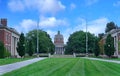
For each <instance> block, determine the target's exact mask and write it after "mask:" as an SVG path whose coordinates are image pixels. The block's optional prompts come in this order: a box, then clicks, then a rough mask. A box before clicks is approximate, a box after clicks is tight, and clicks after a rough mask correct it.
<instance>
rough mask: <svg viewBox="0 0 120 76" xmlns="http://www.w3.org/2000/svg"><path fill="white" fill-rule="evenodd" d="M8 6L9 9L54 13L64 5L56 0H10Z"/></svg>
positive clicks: (63, 7)
mask: <svg viewBox="0 0 120 76" xmlns="http://www.w3.org/2000/svg"><path fill="white" fill-rule="evenodd" d="M8 7H9V8H10V10H11V11H24V10H25V9H29V10H31V9H35V10H38V11H39V12H41V13H56V12H58V11H60V10H64V9H65V8H66V7H65V6H64V5H63V4H62V3H61V2H60V1H58V0H10V1H9V3H8Z"/></svg>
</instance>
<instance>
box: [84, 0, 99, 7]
mask: <svg viewBox="0 0 120 76" xmlns="http://www.w3.org/2000/svg"><path fill="white" fill-rule="evenodd" d="M98 1H99V0H85V4H86V5H87V6H91V5H93V4H95V3H97V2H98Z"/></svg>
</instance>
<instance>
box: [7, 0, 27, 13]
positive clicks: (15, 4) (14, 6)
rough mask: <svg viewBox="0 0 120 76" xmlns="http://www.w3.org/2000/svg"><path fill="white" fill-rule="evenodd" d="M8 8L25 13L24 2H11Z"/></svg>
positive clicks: (14, 0) (13, 0)
mask: <svg viewBox="0 0 120 76" xmlns="http://www.w3.org/2000/svg"><path fill="white" fill-rule="evenodd" d="M8 6H9V8H10V9H11V11H23V10H24V9H25V6H24V4H23V2H22V1H20V0H11V1H10V2H9V3H8Z"/></svg>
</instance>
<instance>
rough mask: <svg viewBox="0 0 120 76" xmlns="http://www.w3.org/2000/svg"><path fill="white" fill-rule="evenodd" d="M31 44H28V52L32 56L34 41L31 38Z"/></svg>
mask: <svg viewBox="0 0 120 76" xmlns="http://www.w3.org/2000/svg"><path fill="white" fill-rule="evenodd" d="M28 43H29V44H28V54H29V56H32V55H33V47H32V46H33V45H32V41H31V40H29V42H28Z"/></svg>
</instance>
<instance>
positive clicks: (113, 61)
mask: <svg viewBox="0 0 120 76" xmlns="http://www.w3.org/2000/svg"><path fill="white" fill-rule="evenodd" d="M84 58H85V59H90V60H98V61H105V62H112V63H117V64H120V61H117V60H105V59H99V58H89V57H84Z"/></svg>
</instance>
